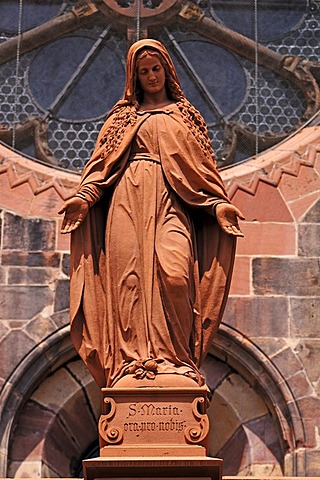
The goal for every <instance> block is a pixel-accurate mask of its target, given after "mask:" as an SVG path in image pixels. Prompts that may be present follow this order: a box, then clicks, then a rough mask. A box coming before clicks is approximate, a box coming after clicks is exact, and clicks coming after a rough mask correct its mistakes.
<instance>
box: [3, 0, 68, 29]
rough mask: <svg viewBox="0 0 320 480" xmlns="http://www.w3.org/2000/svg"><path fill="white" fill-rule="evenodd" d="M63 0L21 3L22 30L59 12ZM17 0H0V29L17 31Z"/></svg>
mask: <svg viewBox="0 0 320 480" xmlns="http://www.w3.org/2000/svg"><path fill="white" fill-rule="evenodd" d="M62 3H63V0H46V1H45V2H44V1H39V0H28V1H26V2H23V4H22V31H23V32H25V31H26V30H30V28H34V27H36V26H38V25H41V24H42V23H44V22H47V21H48V20H50V19H51V18H52V17H54V16H56V15H57V14H58V13H59V10H60V7H61V5H62ZM19 11H20V2H19V0H1V5H0V30H1V31H2V32H7V33H17V31H18V25H19Z"/></svg>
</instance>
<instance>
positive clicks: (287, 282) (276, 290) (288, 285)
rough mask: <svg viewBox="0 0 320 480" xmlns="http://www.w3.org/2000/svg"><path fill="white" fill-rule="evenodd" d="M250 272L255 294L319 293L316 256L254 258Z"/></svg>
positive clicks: (309, 294)
mask: <svg viewBox="0 0 320 480" xmlns="http://www.w3.org/2000/svg"><path fill="white" fill-rule="evenodd" d="M252 273H253V287H254V291H255V294H256V295H299V296H300V295H301V296H315V295H320V276H319V264H318V259H317V258H290V259H286V258H255V259H253V265H252Z"/></svg>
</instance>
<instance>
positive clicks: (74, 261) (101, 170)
mask: <svg viewBox="0 0 320 480" xmlns="http://www.w3.org/2000/svg"><path fill="white" fill-rule="evenodd" d="M137 117H138V119H137V122H136V123H135V125H133V126H132V125H129V126H128V128H127V129H126V132H125V135H124V138H123V140H122V142H121V143H120V145H119V147H118V148H117V149H114V150H113V151H112V152H111V153H110V154H109V155H108V156H107V157H106V158H105V156H104V155H103V151H104V150H103V149H104V146H103V144H102V145H100V139H102V138H103V136H104V134H105V132H106V131H107V129H108V126H109V125H110V122H112V121H113V118H112V115H111V116H110V117H109V118H108V120H107V122H106V124H105V126H104V127H103V128H102V130H101V132H100V134H99V137H98V141H97V147H96V149H95V151H94V153H93V156H92V158H91V160H90V162H89V163H88V164H87V166H86V167H85V169H84V171H83V174H82V179H81V183H80V186H79V190H78V194H79V195H80V196H82V198H86V199H87V200H88V201H89V203H90V204H92V206H91V208H90V210H89V213H88V215H87V217H86V218H85V220H84V222H83V223H82V224H81V226H80V227H79V228H78V229H77V230H75V231H74V232H73V233H72V244H71V286H70V288H71V295H70V298H71V302H70V313H71V335H72V340H73V342H74V345H75V347H76V349H77V350H78V352H79V354H80V356H81V357H82V358H83V360H84V362H85V363H86V365H87V367H88V369H89V371H90V372H91V374H92V376H93V377H94V379H95V380H96V382H97V383H98V385H99V386H101V387H104V386H107V387H109V386H113V385H114V384H115V383H116V382H117V380H119V379H120V378H121V377H122V376H123V375H125V374H126V373H127V372H128V367H130V365H133V364H134V363H135V362H137V361H142V360H147V359H150V358H152V359H155V360H156V361H157V363H158V366H159V371H158V373H163V374H165V373H178V374H179V373H181V374H187V375H190V376H193V377H194V379H195V380H196V381H198V382H199V383H201V377H200V375H199V371H198V367H199V366H200V364H201V362H202V360H203V359H204V357H205V355H206V353H207V351H208V348H209V346H210V344H211V341H212V338H213V335H214V334H215V332H216V331H217V329H218V326H219V323H220V321H221V317H222V314H223V310H224V307H225V303H226V299H227V295H228V291H229V285H230V280H231V274H232V268H233V262H234V253H235V238H234V236H232V235H227V234H225V233H224V232H223V231H222V230H221V228H220V227H219V225H218V224H217V222H216V220H215V217H214V214H213V209H214V207H215V206H216V205H217V203H220V202H229V200H228V197H227V194H226V191H225V188H224V185H223V182H222V180H221V178H220V175H219V173H218V171H217V169H216V166H215V164H214V162H213V161H212V159H210V158H207V157H206V155H205V154H204V153H203V151H202V149H201V147H200V145H199V143H198V142H197V140H196V138H195V137H194V135H193V133H192V132H191V131H190V130H189V128H188V127H187V125H186V124H185V122H184V121H183V118H182V115H181V113H180V111H179V109H178V108H177V106H176V105H174V104H173V105H169V106H167V107H165V108H163V109H161V110H154V111H147V112H140V113H139V112H138V115H137ZM144 124H145V125H144ZM144 126H145V127H148V128H147V130H146V131H147V132H149V133H150V131H151V136H152V135H154V136H155V139H156V140H155V146H154V148H155V149H156V151H155V152H154V151H153V152H151V153H152V154H155V155H156V157H155V158H156V161H155V160H154V159H152V158H151V159H148V156H147V155H146V158H145V159H144V160H141V158H140V159H139V160H135V161H133V160H134V157H133V151H134V145H137V138H138V136H139V130H140V129H141V131H142V129H143V128H144ZM150 129H151V130H150ZM152 129H154V132H153V133H152ZM146 153H147V152H146ZM158 159H159V161H158Z"/></svg>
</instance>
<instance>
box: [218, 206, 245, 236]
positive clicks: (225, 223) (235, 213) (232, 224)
mask: <svg viewBox="0 0 320 480" xmlns="http://www.w3.org/2000/svg"><path fill="white" fill-rule="evenodd" d="M238 217H239V218H241V219H242V220H244V216H243V215H242V213H241V212H240V210H239V209H238V208H237V207H235V206H234V205H231V204H230V203H218V205H217V206H216V218H217V221H218V223H219V225H220V227H221V228H222V230H223V231H224V232H225V233H228V234H229V235H235V236H236V237H244V235H243V233H242V232H241V230H240V227H239V224H238Z"/></svg>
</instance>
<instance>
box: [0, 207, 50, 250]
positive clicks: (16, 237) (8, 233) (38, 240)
mask: <svg viewBox="0 0 320 480" xmlns="http://www.w3.org/2000/svg"><path fill="white" fill-rule="evenodd" d="M55 236H56V223H55V222H54V221H49V220H42V219H39V218H22V217H20V216H19V215H13V214H11V213H9V212H5V214H4V226H3V246H2V248H3V249H4V250H31V251H34V250H53V249H54V248H55Z"/></svg>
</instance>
